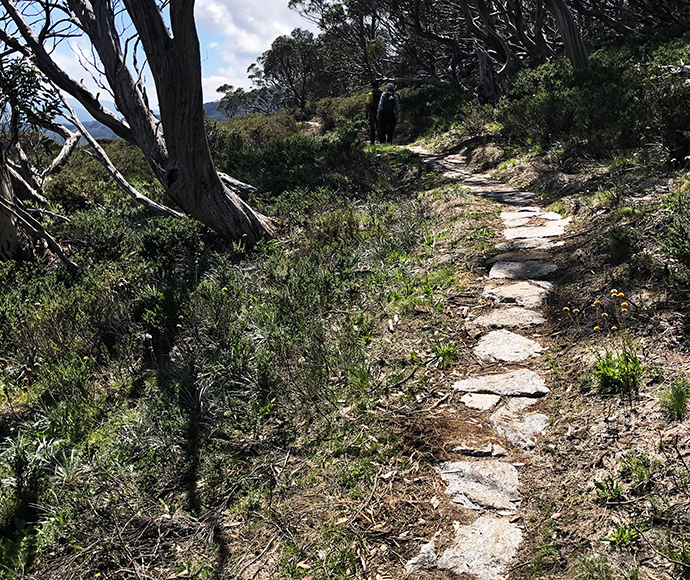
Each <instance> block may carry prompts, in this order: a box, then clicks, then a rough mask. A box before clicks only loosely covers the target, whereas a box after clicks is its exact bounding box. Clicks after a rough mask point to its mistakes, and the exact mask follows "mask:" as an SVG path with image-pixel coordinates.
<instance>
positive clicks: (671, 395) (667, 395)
mask: <svg viewBox="0 0 690 580" xmlns="http://www.w3.org/2000/svg"><path fill="white" fill-rule="evenodd" d="M688 399H690V380H689V379H688V378H687V377H679V378H677V379H675V380H674V381H673V382H672V383H671V384H670V385H669V386H668V387H666V388H665V389H664V390H663V391H662V392H661V394H660V395H659V404H660V405H661V409H662V410H663V411H664V413H666V415H668V417H669V418H670V419H672V420H674V421H680V420H681V419H682V418H683V415H685V412H686V411H687V408H688Z"/></svg>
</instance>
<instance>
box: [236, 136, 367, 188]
mask: <svg viewBox="0 0 690 580" xmlns="http://www.w3.org/2000/svg"><path fill="white" fill-rule="evenodd" d="M366 165H368V162H367V160H366V158H365V156H364V154H363V151H362V144H361V143H360V142H359V141H358V140H357V134H356V132H355V131H353V130H347V131H343V132H339V133H338V134H336V135H334V136H332V137H331V138H324V139H314V138H312V137H307V136H305V135H294V136H292V137H288V138H287V139H284V140H282V141H272V142H271V143H268V144H267V145H265V146H263V147H260V148H257V149H251V150H250V149H247V150H240V151H229V152H227V154H226V156H225V163H224V166H223V170H224V171H225V172H227V173H229V174H231V175H233V176H234V177H236V178H237V179H240V180H242V181H246V182H248V183H251V184H253V185H255V186H257V187H259V188H261V189H262V190H264V191H265V192H267V193H269V194H270V195H271V196H275V195H278V194H280V193H282V192H283V191H288V190H292V189H297V188H307V187H308V188H319V187H329V188H331V189H335V190H348V189H351V188H352V184H353V183H354V184H357V182H358V181H360V182H361V177H360V179H355V180H352V181H350V180H349V178H348V177H347V175H344V173H346V172H350V173H351V174H353V175H356V174H357V173H359V174H360V175H361V173H362V172H361V170H362V167H363V166H364V167H366ZM355 186H356V185H355Z"/></svg>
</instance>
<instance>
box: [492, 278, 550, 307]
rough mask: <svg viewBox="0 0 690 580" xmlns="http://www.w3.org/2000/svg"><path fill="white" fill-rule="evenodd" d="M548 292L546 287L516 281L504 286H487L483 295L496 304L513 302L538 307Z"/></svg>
mask: <svg viewBox="0 0 690 580" xmlns="http://www.w3.org/2000/svg"><path fill="white" fill-rule="evenodd" d="M548 293H549V291H548V290H547V289H546V288H542V287H541V286H537V285H536V284H530V283H529V282H516V283H514V284H509V285H506V286H487V287H486V288H485V289H484V294H483V296H484V298H486V299H488V300H493V301H494V302H496V303H497V304H513V303H515V304H518V305H519V306H524V307H525V308H538V307H539V306H541V305H542V304H543V303H544V299H545V298H546V295H547V294H548Z"/></svg>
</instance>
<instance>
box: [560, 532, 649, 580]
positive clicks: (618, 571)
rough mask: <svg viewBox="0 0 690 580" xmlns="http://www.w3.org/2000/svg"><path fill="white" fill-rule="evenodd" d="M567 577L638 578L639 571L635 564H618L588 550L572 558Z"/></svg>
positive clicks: (588, 579)
mask: <svg viewBox="0 0 690 580" xmlns="http://www.w3.org/2000/svg"><path fill="white" fill-rule="evenodd" d="M621 527H624V526H619V528H618V529H620V528H621ZM615 533H616V532H614V534H615ZM568 578H570V579H571V580H640V571H639V568H638V567H637V566H636V565H635V566H630V567H628V566H622V565H618V564H616V563H614V562H613V561H611V560H610V559H609V558H608V557H607V556H606V555H605V554H599V553H596V552H588V553H586V554H580V555H579V556H577V557H576V558H574V559H573V561H572V563H571V565H570V569H569V575H568Z"/></svg>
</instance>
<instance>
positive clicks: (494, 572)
mask: <svg viewBox="0 0 690 580" xmlns="http://www.w3.org/2000/svg"><path fill="white" fill-rule="evenodd" d="M409 149H410V150H412V151H413V152H415V153H417V154H419V155H421V156H422V158H423V160H424V161H425V162H426V163H428V164H430V165H432V166H433V167H434V168H435V169H437V170H439V171H442V172H443V175H444V176H445V177H446V178H448V179H451V180H455V181H457V182H459V183H460V184H461V185H462V186H463V187H465V188H467V189H469V190H470V191H471V192H472V193H473V194H475V195H478V196H481V197H484V198H487V199H490V200H493V201H495V202H497V203H499V204H501V206H503V207H502V211H501V215H500V217H501V220H502V222H503V226H504V229H503V231H502V235H503V238H504V239H503V241H501V242H500V243H498V244H497V245H496V248H497V249H498V250H499V251H500V252H501V253H500V254H499V255H497V256H495V257H494V258H492V259H491V260H490V261H489V264H490V269H489V273H488V277H486V280H485V283H484V287H483V295H482V296H483V298H484V299H487V300H489V301H493V302H494V303H495V305H496V308H494V309H492V310H491V311H490V312H489V313H488V314H482V315H480V316H477V317H470V318H467V319H466V320H465V323H464V324H465V328H466V329H468V330H470V331H472V332H473V333H476V335H477V336H479V337H480V338H479V341H478V343H477V344H476V345H475V346H474V348H473V354H474V356H475V357H476V358H477V359H479V360H481V361H482V362H486V363H495V366H497V367H500V368H498V369H497V371H498V372H493V371H492V370H491V369H484V370H483V371H481V372H480V373H479V374H477V375H476V376H475V375H470V376H468V377H467V378H465V379H463V380H459V381H455V382H454V383H453V385H452V388H453V389H454V390H455V391H456V392H459V393H463V395H462V398H461V402H462V403H464V405H465V406H466V407H468V408H470V409H476V410H478V411H482V412H487V413H489V412H490V413H491V414H490V416H489V420H488V422H482V421H477V422H476V423H477V425H478V426H480V428H481V429H480V431H479V432H477V433H475V436H474V437H472V439H471V440H468V441H466V442H464V443H463V444H461V445H459V446H458V447H456V448H455V449H454V450H453V451H454V452H456V453H458V454H459V455H461V456H463V457H464V459H463V460H461V461H447V462H443V463H440V464H439V465H437V466H436V468H435V472H436V475H437V477H439V478H441V479H442V481H443V482H444V484H445V486H446V488H445V492H446V494H448V495H449V496H451V501H452V503H454V504H456V505H458V506H459V507H461V508H462V509H463V510H465V511H466V512H467V514H468V515H470V519H471V517H472V516H471V514H476V517H475V518H474V521H473V522H472V523H470V524H467V525H464V524H463V525H461V524H460V523H458V522H454V524H453V529H443V530H439V531H438V532H437V533H436V535H435V537H434V538H432V539H431V540H430V541H428V542H427V543H424V544H422V545H421V546H420V548H419V552H418V554H417V555H416V556H415V557H413V558H411V559H410V560H408V561H407V563H406V566H405V569H406V571H407V573H408V574H410V575H411V576H415V575H418V574H419V573H421V571H422V570H427V571H432V570H434V569H437V570H448V571H450V572H453V573H455V574H469V575H472V576H474V577H476V578H477V579H478V580H499V579H504V578H506V576H507V574H508V572H509V571H510V567H511V563H512V562H513V560H514V558H515V555H516V553H517V551H518V548H519V546H520V544H521V543H522V541H523V536H524V528H523V525H521V523H520V522H521V517H520V515H519V512H520V503H521V500H522V495H521V492H520V472H519V468H520V467H522V466H524V465H525V464H524V463H522V462H516V461H512V462H511V455H513V452H514V451H520V452H528V453H529V452H531V450H533V449H534V447H535V444H536V443H535V440H536V438H537V437H539V436H540V435H542V434H544V432H545V430H546V429H547V427H548V417H547V416H546V415H545V414H543V413H540V412H537V411H534V410H533V407H534V406H535V404H536V403H538V402H539V399H540V398H541V397H545V396H547V395H548V393H549V388H548V387H547V385H546V383H545V381H544V378H542V377H543V376H545V375H546V364H545V362H544V361H543V357H542V352H543V350H544V347H543V346H542V344H540V336H541V334H540V330H541V327H542V325H543V324H545V322H546V319H545V317H544V316H543V315H542V313H541V312H540V310H541V307H542V305H543V304H544V300H545V297H546V295H547V294H548V293H549V291H550V290H551V288H552V284H551V283H550V282H548V281H547V280H546V278H548V277H549V276H551V275H552V274H553V273H554V272H555V271H556V270H557V266H556V265H555V264H554V263H552V262H551V261H549V251H550V250H552V249H554V248H557V247H558V246H561V245H563V242H562V241H560V240H559V238H560V237H561V236H563V235H564V233H565V229H566V227H567V226H568V224H569V223H570V221H571V220H570V218H567V219H563V217H562V216H561V215H559V214H557V213H555V212H550V211H546V210H545V209H543V208H542V207H540V206H539V205H538V203H539V200H538V196H537V194H535V193H531V192H526V191H519V190H516V189H514V188H510V187H506V186H504V185H503V184H501V183H499V182H497V181H494V180H492V179H491V178H490V177H489V176H487V175H482V174H473V173H472V171H471V170H470V169H469V167H468V166H467V164H466V162H465V160H464V158H463V157H462V155H460V154H454V155H435V154H430V153H429V152H427V151H426V150H424V149H422V148H420V147H410V148H409ZM487 366H488V365H487ZM504 445H505V446H507V447H508V449H506V448H504V447H503V446H504Z"/></svg>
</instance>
